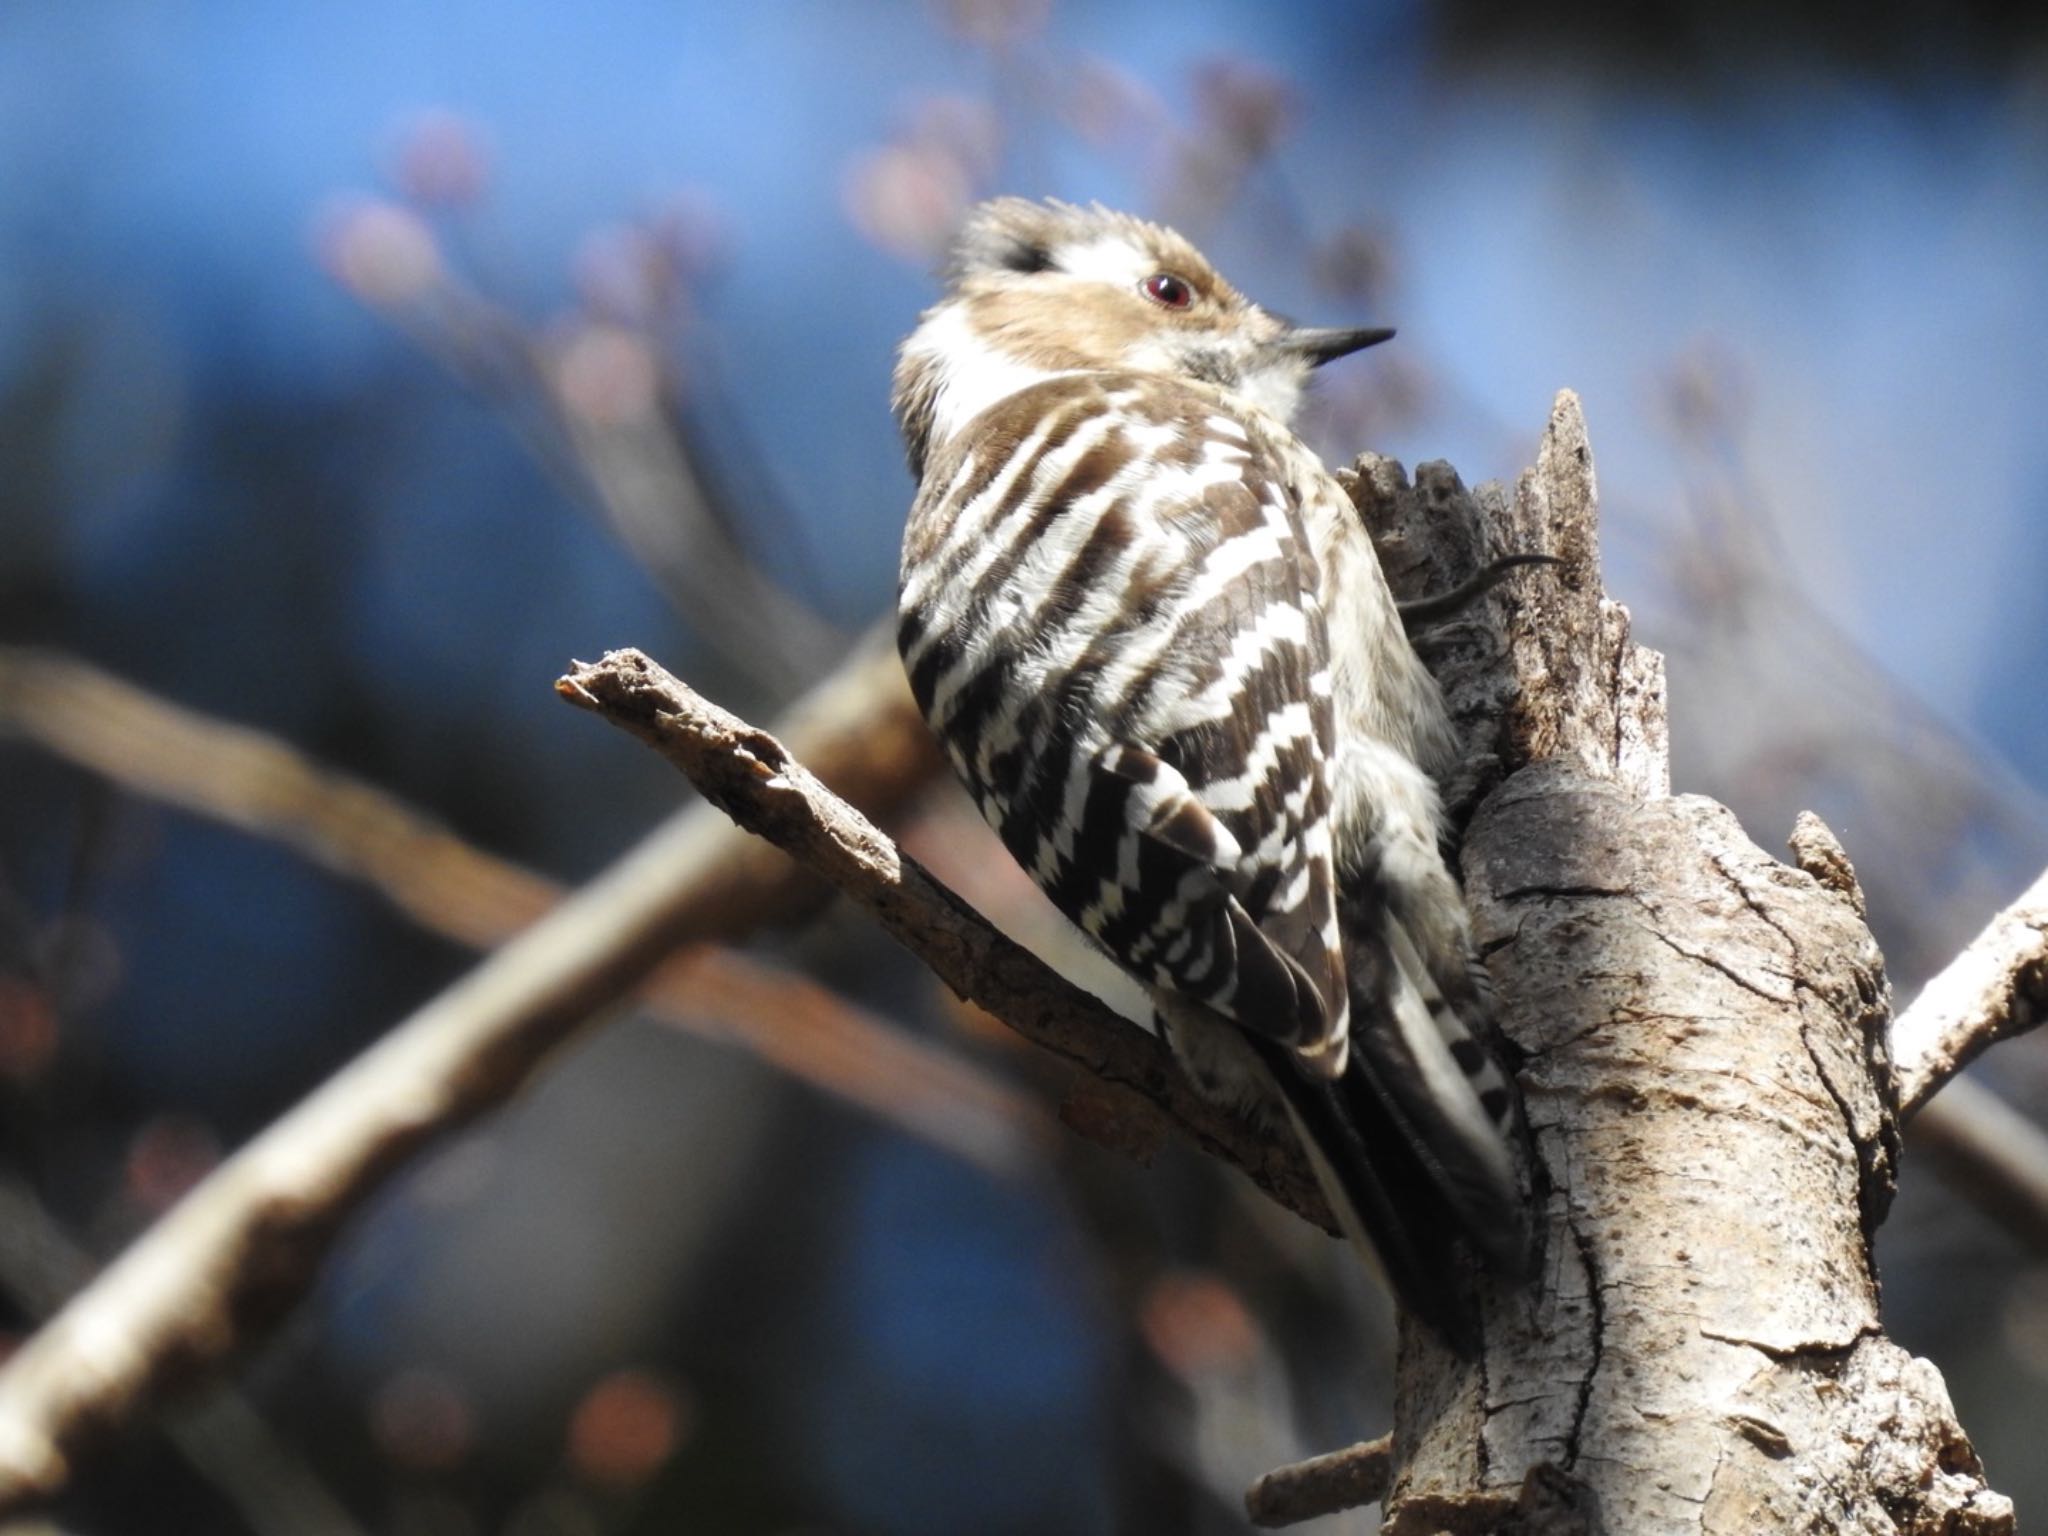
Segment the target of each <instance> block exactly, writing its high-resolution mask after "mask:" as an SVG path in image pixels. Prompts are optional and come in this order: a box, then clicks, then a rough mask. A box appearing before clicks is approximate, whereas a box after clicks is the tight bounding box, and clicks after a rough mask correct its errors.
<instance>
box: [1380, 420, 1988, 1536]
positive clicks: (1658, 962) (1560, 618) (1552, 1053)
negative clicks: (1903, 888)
mask: <svg viewBox="0 0 2048 1536" xmlns="http://www.w3.org/2000/svg"><path fill="white" fill-rule="evenodd" d="M1351 484H1352V489H1353V493H1354V496H1355V498H1356V500H1357V501H1358V504H1359V507H1360V510H1361V512H1362V513H1363V515H1364V516H1365V518H1366V520H1367V522H1368V524H1369V525H1370V526H1371V527H1372V528H1373V530H1374V534H1375V538H1376V539H1377V540H1378V542H1379V543H1380V545H1381V551H1382V557H1383V560H1384V562H1385V564H1386V566H1387V569H1388V574H1389V578H1390V580H1392V581H1393V583H1394V585H1395V588H1396V592H1397V594H1398V595H1401V596H1404V597H1409V596H1416V595H1419V594H1420V593H1422V592H1425V591H1431V590H1438V589H1441V588H1443V587H1446V586H1448V585H1450V584H1451V583H1453V582H1455V581H1457V580H1460V579H1462V578H1463V577H1465V576H1467V575H1469V574H1470V573H1471V572H1472V571H1473V570H1475V569H1476V568H1477V566H1478V564H1479V563H1480V562H1482V561H1484V560H1485V559H1488V558H1490V557H1492V556H1494V555H1497V554H1501V553H1507V552H1510V551H1516V550H1547V551H1549V552H1551V553H1553V554H1556V555H1559V556H1562V557H1563V559H1564V562H1565V563H1564V564H1563V566H1562V567H1560V568H1559V569H1557V570H1556V571H1554V572H1551V573H1548V574H1544V575H1536V576H1531V577H1528V578H1525V579H1521V580H1518V581H1515V582H1512V583H1509V584H1508V585H1507V586H1505V587H1503V588H1501V589H1500V590H1498V591H1496V592H1495V593H1494V594H1493V595H1492V596H1491V597H1489V598H1488V599H1487V600H1486V602H1485V604H1484V606H1483V607H1481V608H1479V609H1478V610H1476V611H1475V612H1474V613H1473V614H1471V615H1469V616H1467V617H1466V618H1464V619H1462V620H1460V621H1459V622H1457V623H1456V624H1454V625H1451V626H1447V627H1446V628H1445V629H1443V630H1441V631H1439V632H1437V633H1435V634H1433V635H1429V636H1425V637H1424V639H1423V641H1422V645H1423V650H1424V654H1425V655H1426V656H1427V657H1428V658H1429V659H1430V660H1431V662H1432V665H1434V666H1436V667H1437V669H1438V671H1439V675H1440V676H1441V677H1442V678H1443V680H1444V682H1445V685H1446V689H1447V692H1448V694H1449V697H1450V699H1451V702H1452V706H1453V711H1454V713H1455V714H1456V716H1457V718H1458V720H1459V722H1460V725H1461V726H1462V728H1463V729H1464V731H1465V732H1466V740H1467V743H1468V747H1469V749H1470V754H1471V767H1470V771H1469V773H1468V774H1467V776H1466V778H1465V779H1464V781H1463V782H1462V783H1461V784H1460V785H1459V786H1457V787H1456V788H1454V790H1453V801H1454V804H1456V803H1462V805H1463V806H1472V805H1474V804H1475V803H1476V805H1477V809H1476V812H1475V813H1474V814H1473V815H1472V818H1471V821H1470V823H1469V825H1468V827H1467V829H1466V832H1465V836H1464V842H1463V848H1462V860H1463V869H1464V875H1465V880H1466V889H1467V895H1468V898H1469V900H1470V902H1471V906H1472V909H1473V914H1474V918H1475V922H1476V926H1477V932H1478V936H1479V940H1480V943H1481V946H1482V948H1483V950H1484V952H1485V953H1486V955H1487V957H1488V963H1489V965H1490V967H1491V969H1492V971H1493V975H1494V981H1495V989H1496V992H1497V995H1498V997H1499V999H1500V1005H1501V1006H1500V1012H1501V1024H1502V1028H1503V1030H1504V1032H1505V1034H1506V1036H1507V1037H1508V1039H1509V1041H1510V1042H1511V1043H1512V1047H1513V1048H1514V1049H1517V1050H1519V1051H1520V1052H1521V1053H1523V1055H1524V1058H1525V1059H1524V1060H1523V1062H1522V1065H1521V1069H1520V1076H1521V1081H1522V1086H1523V1092H1524V1095H1525V1098H1526V1101H1527V1107H1528V1115H1529V1123H1530V1127H1531V1131H1532V1134H1533V1139H1534V1144H1535V1149H1536V1154H1537V1161H1538V1164H1539V1167H1538V1169H1537V1173H1536V1178H1537V1195H1538V1198H1539V1200H1540V1202H1541V1205H1542V1211H1543V1216H1542V1222H1543V1226H1544V1230H1545V1233H1546V1244H1547V1246H1546V1253H1545V1259H1544V1265H1543V1281H1542V1283H1541V1284H1540V1285H1539V1286H1538V1287H1536V1288H1535V1289H1534V1290H1533V1291H1529V1292H1524V1293H1520V1294H1508V1293H1505V1292H1503V1293H1497V1294H1493V1295H1490V1296H1489V1297H1488V1298H1487V1337H1486V1346H1485V1349H1484V1352H1483V1355H1482V1357H1481V1358H1480V1359H1479V1360H1477V1361H1476V1362H1473V1363H1471V1364H1469V1365H1468V1364H1465V1363H1461V1362H1459V1361H1457V1360H1455V1359H1453V1358H1451V1357H1449V1356H1448V1355H1446V1354H1445V1353H1443V1352H1442V1351H1441V1350H1439V1349H1438V1348H1436V1347H1434V1346H1433V1345H1432V1343H1431V1342H1430V1341H1429V1340H1428V1339H1427V1338H1426V1337H1425V1336H1424V1335H1423V1334H1421V1333H1420V1331H1418V1330H1414V1329H1409V1330H1406V1331H1405V1332H1404V1335H1403V1340H1402V1356H1401V1365H1400V1375H1399V1386H1398V1393H1397V1403H1396V1425H1395V1434H1394V1467H1393V1486H1392V1490H1391V1492H1390V1493H1389V1494H1388V1496H1387V1500H1386V1505H1385V1513H1386V1521H1387V1523H1386V1527H1385V1529H1386V1530H1387V1531H1389V1532H1393V1533H1399V1536H1426V1533H1434V1532H1438V1531H1451V1532H1460V1533H1465V1532H1471V1533H1478V1532H1503V1533H1504V1532H1510V1531H1512V1532H1515V1533H1518V1536H1552V1533H1567V1532H1569V1533H1581V1532H1611V1533H1617V1536H1619V1533H1627V1536H1664V1533H1674V1536H1675V1533H1686V1536H1692V1533H1699V1532H1707V1533H1716V1536H1719V1533H1727V1536H1736V1533H1740V1536H1755V1533H1758V1532H1766V1531H1772V1532H1775V1531H1800V1532H1815V1533H1819V1532H1829V1533H1833V1532H1857V1533H1865V1532H1868V1533H1879V1532H1885V1533H1890V1532H1914V1533H1933V1532H1943V1533H1956V1536H1960V1533H1980V1532H1981V1533H1990V1532H2007V1531H2011V1530H2012V1529H2013V1516H2012V1507H2011V1504H2010V1503H2009V1502H2008V1501H2007V1500H2006V1499H2004V1498H2002V1497H2001V1496H1999V1495H1998V1494H1995V1493H1993V1492H1991V1491H1989V1489H1988V1488H1987V1487H1986V1485H1985V1482H1984V1479H1983V1473H1982V1469H1981V1467H1980V1465H1979V1463H1978V1460H1977V1457H1976V1455H1975V1453H1974V1452H1973V1451H1972V1449H1971V1447H1970V1444H1969V1441H1968V1440H1967V1439H1966V1438H1965V1436H1964V1434H1963V1432H1962V1430H1961V1428H1960V1427H1959V1426H1958V1425H1957V1423H1956V1420H1955V1415H1954V1412H1953V1410H1952V1408H1951V1407H1950V1404H1949V1400H1948V1395H1947V1392H1946V1390H1945V1389H1944V1387H1943V1385H1942V1381H1941V1378H1940V1375H1939V1374H1938V1373H1937V1372H1936V1370H1935V1369H1934V1367H1933V1366H1932V1365H1930V1364H1928V1363H1927V1362H1925V1361H1922V1360H1916V1359H1914V1358H1912V1357H1910V1356H1909V1355H1907V1354H1906V1353H1905V1352H1904V1351H1903V1350H1901V1349H1899V1348H1898V1347H1897V1346H1896V1345H1894V1344H1893V1343H1891V1342H1890V1341H1889V1340H1888V1339H1887V1338H1886V1337H1885V1336H1884V1333H1883V1329H1882V1326H1881V1324H1880V1322H1879V1319H1878V1284H1877V1274H1876V1269H1875V1266H1874V1263H1873V1258H1872V1252H1871V1242H1872V1238H1873V1235H1874V1233H1875V1231H1876V1228H1877V1226H1878V1224H1879V1222H1881V1221H1882V1220H1883V1218H1884V1214H1885V1210H1886V1207H1887V1205H1888V1204H1889V1202H1890V1199H1891V1194H1892V1178H1893V1170H1894V1167H1895V1164H1896V1160H1897V1155H1898V1133H1897V1128H1896V1120H1895V1115H1894V1107H1893V1106H1894V1092H1893V1084H1892V1068H1891V1062H1890V1059H1889V1055H1888V1048H1887V1043H1886V1042H1887V1033H1886V1031H1887V1025H1888V1022H1889V1018H1890V992H1889V987H1888V985H1887V983H1886V981H1885V976H1884V968H1883V960H1882V957H1881V956H1880V954H1879V953H1878V949H1877V945H1876V943H1875V941H1874V940H1873V939H1872V938H1871V935H1870V933H1869V930H1868V929H1867V928H1866V927H1865V926H1864V923H1863V920H1862V915H1861V910H1860V895H1859V894H1858V893H1857V891H1856V889H1855V881H1854V875H1853V873H1851V872H1850V871H1849V868H1848V863H1847V860H1846V859H1845V858H1843V857H1842V855H1841V850H1840V848H1839V847H1838V846H1837V845H1835V843H1834V840H1833V839H1832V837H1830V836H1828V835H1827V834H1826V831H1825V829H1824V828H1820V827H1819V825H1818V823H1817V822H1813V821H1811V819H1810V818H1802V824H1801V828H1800V832H1799V835H1798V836H1797V837H1796V838H1795V840H1794V850H1795V856H1796V857H1797V858H1798V860H1799V864H1800V866H1801V867H1798V868H1794V867H1791V866H1788V865H1785V864H1782V863H1780V862H1778V861H1777V860H1775V859H1773V858H1771V857H1770V856H1769V855H1767V854H1765V853H1764V852H1763V851H1762V850H1760V849H1759V848H1757V847H1756V846H1755V845H1754V844H1753V843H1751V842H1750V841H1749V840H1748V838H1747V837H1746V836H1745V835H1744V834H1743V831H1742V829H1741V827H1740V826H1739V825H1737V823H1736V821H1735V818H1734V817H1733V816H1732V815H1731V814H1730V813H1729V812H1728V811H1727V810H1725V809H1723V808H1722V807H1720V806H1718V805H1716V804H1714V803H1712V802H1711V801H1708V800H1705V799H1701V798H1699V797H1697V796H1680V797H1677V798H1673V797H1672V796H1671V795H1670V792H1669V785H1668V776H1667V758H1666V749H1665V713H1664V691H1663V663H1662V658H1661V657H1659V656H1657V655H1656V654H1655V653H1653V652H1649V651H1646V650H1643V649H1641V648H1639V647H1637V646H1636V645H1635V644H1634V643H1633V641H1632V640H1631V638H1630V631H1629V618H1628V613H1627V610H1626V609H1624V608H1622V607H1621V606H1620V605H1619V604H1616V603H1612V602H1609V601H1607V600H1606V599H1605V598H1604V597H1603V595H1602V592H1601V583H1600V566H1599V551H1598V530H1597V516H1596V490H1595V481H1594V474H1593V462H1592V455H1591V452H1590V449H1589V447H1588V443H1587V438H1586V431H1585V424H1584V421H1583V419H1582V417H1581V415H1580V411H1579V405H1578V402H1577V400H1576V399H1575V398H1574V397H1573V396H1571V395H1570V394H1569V393H1567V394H1564V395H1561V396H1559V398H1558V401H1557V405H1556V407H1555V409H1554V411H1553V413H1552V416H1551V420H1550V424H1549V429H1548V431H1547V432H1546V434H1545V436H1544V439H1543V445H1542V450H1541V453H1540V456H1539V459H1538V462H1537V465H1536V467H1535V469H1533V470H1532V471H1530V472H1528V473H1527V474H1525V475H1524V476H1523V477H1522V479H1521V481H1520V482H1519V484H1518V485H1517V486H1516V488H1515V490H1514V492H1513V494H1512V495H1509V494H1507V493H1506V492H1504V491H1502V490H1501V488H1500V487H1498V486H1492V485H1488V486H1482V487H1480V488H1479V490H1478V492H1477V494H1476V495H1475V494H1471V493H1468V492H1467V491H1466V490H1465V489H1464V487H1463V486H1461V485H1460V484H1459V483H1458V480H1457V477H1456V476H1455V474H1453V473H1452V472H1451V470H1450V469H1449V468H1448V466H1444V465H1424V466H1422V468H1421V469H1420V470H1418V472H1417V475H1416V479H1415V483H1414V484H1413V485H1412V486H1411V485H1410V484H1409V483H1408V482H1407V480H1406V479H1405V477H1404V476H1403V474H1402V471H1401V469H1400V466H1399V465H1396V464H1394V463H1392V462H1391V461H1388V460H1385V459H1380V458H1377V457H1373V456H1367V457H1366V458H1364V459H1361V460H1360V461H1359V464H1358V467H1357V470H1356V471H1355V473H1354V475H1353V476H1352V481H1351Z"/></svg>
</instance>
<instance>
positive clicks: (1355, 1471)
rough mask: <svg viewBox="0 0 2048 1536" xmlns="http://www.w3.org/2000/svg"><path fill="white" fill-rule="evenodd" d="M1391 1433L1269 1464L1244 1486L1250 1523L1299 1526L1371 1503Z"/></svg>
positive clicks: (1386, 1471)
mask: <svg viewBox="0 0 2048 1536" xmlns="http://www.w3.org/2000/svg"><path fill="white" fill-rule="evenodd" d="M1393 1463H1394V1437H1393V1436H1392V1435H1381V1436H1380V1437H1379V1439H1377V1440H1364V1441H1361V1442H1359V1443H1358V1444H1357V1445H1352V1446H1346V1447H1345V1448H1344V1449H1343V1450H1341V1451H1331V1452H1330V1453H1329V1454H1328V1455H1326V1456H1311V1457H1309V1459H1308V1460H1307V1461H1296V1462H1291V1463H1289V1464H1288V1465H1287V1466H1284V1467H1275V1468H1274V1469H1273V1470H1272V1471H1271V1472H1268V1473H1267V1474H1266V1475H1265V1476H1264V1477H1262V1478H1260V1479H1259V1480H1258V1481H1257V1482H1255V1483H1253V1484H1252V1485H1251V1487H1250V1488H1248V1489H1246V1490H1245V1495H1244V1512H1245V1514H1246V1515H1248V1516H1249V1517H1250V1518H1251V1522H1252V1524H1253V1525H1257V1526H1266V1527H1272V1526H1278V1525H1299V1524H1300V1523H1301V1522H1302V1521H1304V1520H1314V1519H1316V1518H1317V1517H1318V1516H1321V1515H1334V1514H1336V1513H1337V1512H1338V1511H1339V1510H1345V1509H1356V1508H1358V1506H1359V1505H1361V1504H1377V1503H1378V1502H1379V1501H1380V1500H1381V1499H1383V1498H1385V1497H1386V1493H1387V1480H1388V1478H1389V1476H1390V1475H1391V1473H1392V1471H1393Z"/></svg>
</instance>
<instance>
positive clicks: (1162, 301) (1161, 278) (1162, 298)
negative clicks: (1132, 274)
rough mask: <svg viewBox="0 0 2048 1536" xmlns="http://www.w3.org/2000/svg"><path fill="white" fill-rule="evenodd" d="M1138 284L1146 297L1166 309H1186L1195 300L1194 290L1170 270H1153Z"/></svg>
mask: <svg viewBox="0 0 2048 1536" xmlns="http://www.w3.org/2000/svg"><path fill="white" fill-rule="evenodd" d="M1140 286H1141V287H1142V288H1143V289H1144V290H1145V297H1146V298H1148V299H1150V300H1151V301H1152V302H1153V303H1154V304H1159V305H1163V306H1164V307H1165V308H1167V309H1186V308H1187V307H1188V306H1189V305H1190V304H1192V303H1194V301H1195V290H1194V289H1192V288H1190V287H1189V286H1188V285H1187V281H1186V279H1184V278H1178V277H1175V276H1174V275H1173V274H1172V273H1171V272H1154V273H1153V274H1152V275H1151V276H1150V277H1148V278H1146V279H1145V281H1144V282H1143V283H1142V284H1141V285H1140Z"/></svg>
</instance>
